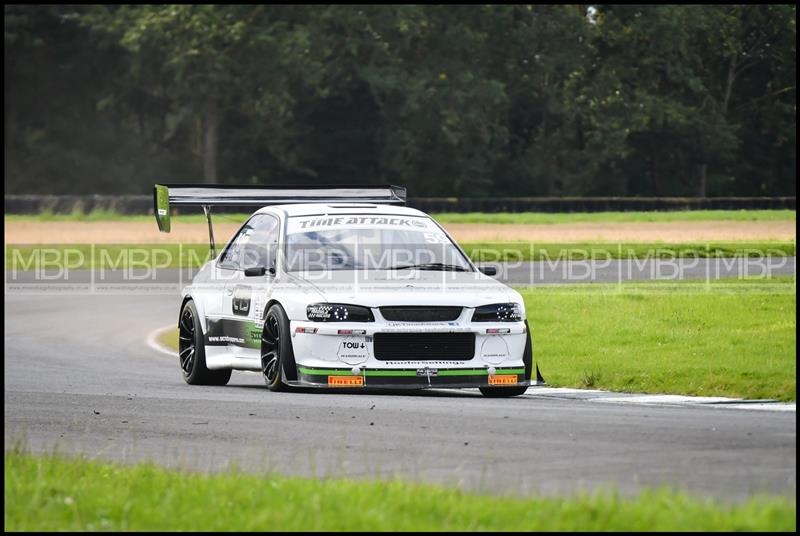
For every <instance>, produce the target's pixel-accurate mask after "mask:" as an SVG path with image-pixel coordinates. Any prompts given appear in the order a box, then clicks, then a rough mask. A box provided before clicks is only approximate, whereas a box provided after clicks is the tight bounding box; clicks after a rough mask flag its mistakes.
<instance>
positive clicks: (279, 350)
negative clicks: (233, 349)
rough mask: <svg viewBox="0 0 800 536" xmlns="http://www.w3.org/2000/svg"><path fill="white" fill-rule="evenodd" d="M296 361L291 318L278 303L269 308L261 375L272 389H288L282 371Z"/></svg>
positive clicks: (263, 333)
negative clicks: (290, 323)
mask: <svg viewBox="0 0 800 536" xmlns="http://www.w3.org/2000/svg"><path fill="white" fill-rule="evenodd" d="M291 363H294V354H293V353H292V341H291V334H290V333H289V318H288V317H287V316H286V313H285V312H284V310H283V307H281V306H280V305H278V304H277V303H276V304H275V305H273V306H272V307H270V308H269V311H267V315H266V317H265V318H264V331H263V332H262V334H261V375H262V377H263V378H264V383H266V384H267V388H268V389H269V390H270V391H286V390H287V389H288V386H287V385H286V384H285V383H284V382H283V378H282V377H281V371H282V370H283V369H284V368H285V367H286V365H287V364H291Z"/></svg>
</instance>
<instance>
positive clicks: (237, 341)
mask: <svg viewBox="0 0 800 536" xmlns="http://www.w3.org/2000/svg"><path fill="white" fill-rule="evenodd" d="M208 342H231V343H233V344H244V339H242V338H241V337H231V336H230V335H211V336H209V337H208Z"/></svg>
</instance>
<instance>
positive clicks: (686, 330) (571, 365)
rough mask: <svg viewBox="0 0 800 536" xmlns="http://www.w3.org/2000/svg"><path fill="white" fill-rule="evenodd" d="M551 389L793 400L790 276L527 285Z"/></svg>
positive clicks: (531, 319)
mask: <svg viewBox="0 0 800 536" xmlns="http://www.w3.org/2000/svg"><path fill="white" fill-rule="evenodd" d="M522 295H523V297H524V298H525V305H526V309H527V311H528V319H529V322H530V324H531V329H532V333H533V341H534V356H535V358H536V360H537V362H538V363H539V366H540V368H541V370H542V373H543V375H544V377H545V379H546V380H547V382H548V383H549V384H550V385H553V386H564V387H587V388H588V387H591V388H601V389H608V390H613V391H625V392H642V393H675V394H686V395H702V396H728V397H742V398H749V399H755V398H770V399H778V400H784V401H787V400H795V399H796V378H795V376H796V361H795V353H796V350H797V338H796V334H795V328H796V317H797V309H796V298H797V289H796V283H795V281H794V279H793V278H776V279H774V280H753V281H748V280H739V281H737V280H722V281H719V282H712V283H689V282H683V283H677V284H675V283H659V282H653V283H641V284H638V283H637V284H634V283H625V284H622V285H570V286H553V287H551V286H541V287H537V288H532V289H525V290H522Z"/></svg>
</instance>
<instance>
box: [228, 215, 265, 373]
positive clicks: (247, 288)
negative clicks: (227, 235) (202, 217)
mask: <svg viewBox="0 0 800 536" xmlns="http://www.w3.org/2000/svg"><path fill="white" fill-rule="evenodd" d="M278 237H279V221H278V218H277V217H275V216H273V215H272V214H256V215H255V216H253V217H252V218H251V219H250V220H249V221H248V222H247V224H246V225H245V226H244V227H243V228H242V229H241V231H240V237H237V240H236V241H235V242H234V243H232V244H231V248H230V251H229V252H228V251H226V256H225V258H224V259H223V264H224V265H225V266H229V267H231V268H232V269H233V272H232V274H231V276H230V277H229V278H228V279H227V280H226V282H225V290H224V292H223V296H222V313H223V317H224V322H223V326H224V334H225V339H226V340H227V343H228V349H229V351H230V352H232V353H233V354H235V355H236V356H237V357H241V358H248V359H253V358H258V356H259V355H260V353H259V351H260V345H261V329H262V322H263V314H264V305H265V304H266V299H265V298H266V296H267V294H268V293H269V289H270V286H271V284H272V280H273V276H274V268H275V254H276V250H277V244H278ZM258 267H262V268H264V269H265V270H267V271H266V273H265V274H264V275H260V276H249V277H248V276H246V275H245V270H246V269H247V268H258ZM270 269H272V272H270Z"/></svg>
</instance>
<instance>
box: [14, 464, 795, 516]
mask: <svg viewBox="0 0 800 536" xmlns="http://www.w3.org/2000/svg"><path fill="white" fill-rule="evenodd" d="M4 473H5V489H4V499H5V512H4V514H5V519H4V521H5V530H7V531H40V530H41V531H54V530H70V531H72V530H81V531H83V530H91V531H97V530H102V531H145V530H146V531H156V530H181V531H183V530H187V531H195V530H202V531H265V530H269V531H300V530H311V531H322V530H325V531H341V530H347V531H389V530H392V531H444V530H447V531H467V530H469V531H473V530H481V531H484V530H492V531H512V530H513V531H534V530H536V531H555V530H559V531H561V530H580V531H645V530H646V531H651V530H658V531H667V530H669V531H672V530H680V531H687V530H692V531H695V530H696V531H700V530H714V531H719V530H723V531H742V530H750V531H752V530H758V531H793V530H795V527H796V506H795V504H794V501H791V500H789V499H788V498H785V497H780V496H772V497H770V496H758V497H754V498H752V499H750V500H748V501H746V502H745V503H743V504H722V503H718V502H714V501H711V500H708V499H700V498H697V497H693V496H690V495H687V494H684V493H679V492H674V491H668V490H656V491H646V492H643V493H642V494H640V495H638V496H636V497H634V498H623V497H621V496H619V495H618V494H616V493H613V492H605V493H596V494H591V495H589V494H585V495H577V496H574V497H567V498H544V497H531V498H516V497H510V496H506V497H493V496H486V495H478V494H472V493H467V492H463V491H459V490H454V489H445V488H442V487H437V486H431V485H422V484H411V483H408V482H402V481H391V482H375V481H352V480H345V479H326V480H317V479H306V478H287V477H282V476H276V475H247V474H243V473H239V472H229V473H224V474H213V475H205V474H197V473H187V472H179V471H174V470H167V469H162V468H158V467H156V466H154V465H136V466H121V465H116V464H108V463H100V462H96V461H87V460H83V459H67V458H61V457H57V456H32V455H27V454H21V453H18V452H13V451H12V452H6V454H5V468H4Z"/></svg>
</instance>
